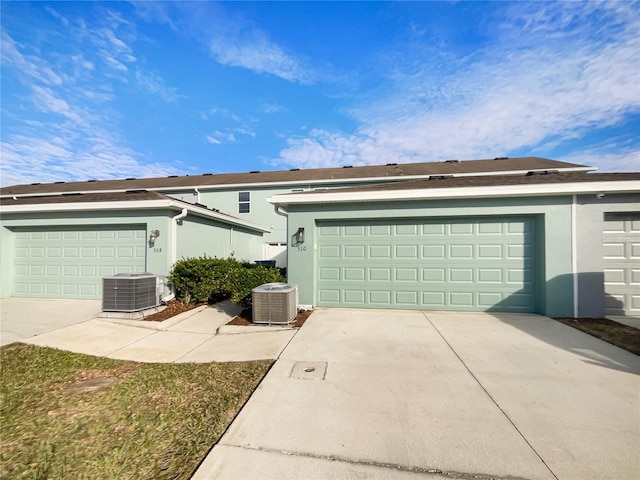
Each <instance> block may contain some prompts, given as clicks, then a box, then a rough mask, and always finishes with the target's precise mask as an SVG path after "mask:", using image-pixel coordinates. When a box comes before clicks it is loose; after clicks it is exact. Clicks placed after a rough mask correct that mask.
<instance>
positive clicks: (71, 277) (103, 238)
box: [13, 225, 146, 299]
mask: <svg viewBox="0 0 640 480" xmlns="http://www.w3.org/2000/svg"><path fill="white" fill-rule="evenodd" d="M145 232H146V229H145V227H144V225H135V226H130V225H128V226H122V227H114V226H108V227H95V226H94V227H69V228H66V227H43V228H17V229H15V230H14V235H15V242H14V245H15V250H14V252H15V261H14V291H13V293H14V295H15V296H19V297H54V298H56V297H57V298H94V299H95V298H100V297H101V295H102V277H105V276H110V275H115V274H116V273H134V272H144V271H145V256H146V248H145V241H146V238H145Z"/></svg>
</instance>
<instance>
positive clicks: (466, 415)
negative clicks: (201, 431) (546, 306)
mask: <svg viewBox="0 0 640 480" xmlns="http://www.w3.org/2000/svg"><path fill="white" fill-rule="evenodd" d="M639 375H640V359H639V358H638V357H637V356H635V355H633V354H631V353H628V352H626V351H624V350H621V349H619V348H617V347H614V346H612V345H610V344H607V343H605V342H602V341H600V340H598V339H596V338H594V337H591V336H589V335H587V334H584V333H582V332H580V331H578V330H575V329H573V328H571V327H568V326H565V325H563V324H561V323H559V322H556V321H554V320H551V319H549V318H546V317H541V316H537V315H507V314H487V313H449V312H447V313H435V312H426V313H423V312H409V311H402V312H400V311H380V310H377V311H375V310H346V309H327V310H325V309H318V310H316V311H315V312H314V314H313V315H312V316H311V317H310V318H309V320H307V323H306V324H305V326H304V327H303V328H302V329H301V330H300V332H299V333H298V334H297V335H296V336H295V337H294V338H293V340H292V341H291V343H290V344H289V345H288V346H287V348H286V349H285V350H284V352H283V353H282V354H281V356H280V358H279V359H278V360H277V361H276V363H275V365H274V366H273V367H272V369H271V370H270V371H269V373H268V374H267V376H266V377H265V379H264V380H263V382H262V383H261V385H260V388H259V389H258V390H256V391H255V392H254V394H253V396H252V397H251V398H250V400H249V401H248V402H247V404H246V405H245V407H244V408H243V410H242V411H241V412H240V414H239V415H238V417H237V418H236V419H235V421H234V422H233V423H232V425H231V426H230V428H229V429H228V430H227V432H226V433H225V435H224V436H223V437H222V439H221V440H220V442H219V443H218V444H217V445H216V446H215V447H214V448H213V450H212V451H211V453H210V454H209V455H208V457H207V458H206V460H205V461H204V462H203V464H202V465H201V466H200V468H199V469H198V471H197V472H196V474H195V476H194V477H193V478H194V479H195V480H204V479H211V478H216V479H240V478H242V479H328V478H344V479H356V478H385V479H386V478H389V479H391V478H393V479H396V478H398V479H404V478H422V479H431V478H433V479H444V478H456V479H464V480H470V479H483V480H486V479H489V478H491V479H506V478H520V479H545V480H555V479H560V480H565V479H566V480H574V479H575V480H579V479H580V480H582V479H616V480H626V479H628V480H636V479H638V478H640V457H639V456H638V452H639V451H640V398H639V396H640V381H639V379H640V377H639Z"/></svg>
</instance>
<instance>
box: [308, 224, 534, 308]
mask: <svg viewBox="0 0 640 480" xmlns="http://www.w3.org/2000/svg"><path fill="white" fill-rule="evenodd" d="M354 223H356V225H350V224H348V223H346V224H343V225H338V224H320V225H318V250H317V251H318V254H317V261H318V277H317V279H318V290H317V291H318V302H319V305H324V306H354V307H356V306H365V307H374V308H394V307H398V308H415V309H425V310H426V309H452V310H456V309H457V310H489V309H503V310H507V311H535V308H536V305H535V282H534V279H535V265H534V263H533V260H534V258H533V254H534V252H535V249H534V243H533V242H534V228H533V226H534V224H535V222H534V220H533V219H530V218H522V217H521V218H513V219H509V218H507V219H502V218H501V219H490V218H489V219H480V220H478V221H477V222H469V221H458V220H453V219H442V220H434V221H432V220H422V221H409V220H405V221H396V222H388V223H387V222H374V223H372V224H367V223H366V222H354ZM497 266H499V267H497ZM363 279H366V281H365V282H364V283H363V284H362V288H358V287H360V285H358V286H356V283H358V282H360V283H362V282H363ZM511 296H514V298H513V300H510V297H511Z"/></svg>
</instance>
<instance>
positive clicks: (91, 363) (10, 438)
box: [0, 344, 271, 479]
mask: <svg viewBox="0 0 640 480" xmlns="http://www.w3.org/2000/svg"><path fill="white" fill-rule="evenodd" d="M0 361H1V367H2V375H1V382H0V384H1V385H0V386H1V389H0V426H1V429H2V436H1V438H0V461H1V464H0V478H33V479H46V478H77V479H81V478H92V479H93V478H118V479H174V478H175V479H178V478H184V479H187V478H189V477H190V476H191V474H192V473H193V470H194V469H195V468H196V466H197V465H198V464H199V462H200V461H201V460H202V458H203V457H204V456H205V455H206V453H207V452H208V450H209V448H210V447H211V446H212V445H213V444H214V443H215V442H217V440H218V439H219V437H220V436H221V435H222V433H223V432H224V431H225V429H226V428H227V426H228V425H229V423H230V422H231V420H232V419H233V418H234V417H235V415H236V413H237V412H238V411H239V409H240V408H241V407H242V405H243V404H244V402H245V401H246V400H247V399H248V398H249V396H250V395H251V393H252V392H253V390H254V389H255V387H256V386H257V385H258V383H259V382H260V380H261V379H262V377H263V376H264V375H265V373H266V372H267V371H268V369H269V367H270V365H271V362H269V361H259V362H242V363H207V364H141V363H135V362H125V361H120V360H111V359H107V358H101V357H92V356H88V355H81V354H76V353H71V352H64V351H60V350H55V349H51V348H44V347H36V346H31V345H22V344H13V345H9V346H7V347H3V348H2V349H0Z"/></svg>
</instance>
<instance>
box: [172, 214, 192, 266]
mask: <svg viewBox="0 0 640 480" xmlns="http://www.w3.org/2000/svg"><path fill="white" fill-rule="evenodd" d="M187 213H188V212H187V209H186V208H183V209H182V211H181V212H180V213H179V214H178V215H176V216H175V217H173V218H172V219H171V265H172V266H173V265H174V264H175V263H176V260H177V259H178V220H180V219H182V218H184V217H186V216H187Z"/></svg>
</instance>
